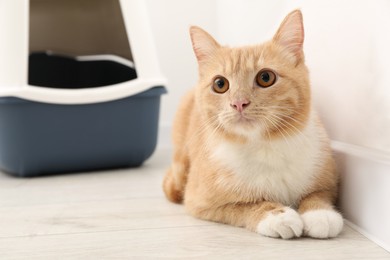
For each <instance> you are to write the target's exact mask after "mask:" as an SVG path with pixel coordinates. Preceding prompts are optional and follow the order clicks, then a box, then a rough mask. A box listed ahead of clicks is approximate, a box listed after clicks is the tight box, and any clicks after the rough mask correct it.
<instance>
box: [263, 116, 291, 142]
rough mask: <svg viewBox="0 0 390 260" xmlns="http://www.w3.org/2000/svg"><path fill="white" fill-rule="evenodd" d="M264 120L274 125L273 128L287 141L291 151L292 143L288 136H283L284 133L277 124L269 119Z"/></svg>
mask: <svg viewBox="0 0 390 260" xmlns="http://www.w3.org/2000/svg"><path fill="white" fill-rule="evenodd" d="M263 118H264V119H266V120H267V121H268V122H270V123H271V124H272V125H273V127H274V128H275V129H276V130H277V131H278V132H279V133H280V134H281V135H282V137H283V139H284V140H285V142H286V144H287V146H288V147H289V148H290V149H291V146H290V143H289V142H288V140H287V138H286V136H285V135H284V134H283V132H282V131H281V130H280V128H279V127H278V126H277V124H276V123H275V122H274V121H273V120H272V119H271V118H269V117H263Z"/></svg>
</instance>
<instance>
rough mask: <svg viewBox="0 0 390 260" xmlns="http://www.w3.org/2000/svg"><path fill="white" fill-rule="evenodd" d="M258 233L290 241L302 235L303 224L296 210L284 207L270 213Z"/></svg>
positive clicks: (261, 222)
mask: <svg viewBox="0 0 390 260" xmlns="http://www.w3.org/2000/svg"><path fill="white" fill-rule="evenodd" d="M256 231H257V232H258V233H260V234H262V235H264V236H267V237H281V238H283V239H290V238H293V237H300V236H301V235H302V231H303V222H302V219H301V217H300V215H299V214H298V213H297V212H296V211H295V210H293V209H291V208H289V207H284V208H282V209H276V210H273V211H270V212H268V213H267V216H266V217H265V218H264V219H262V220H261V221H260V222H259V224H258V225H257V228H256Z"/></svg>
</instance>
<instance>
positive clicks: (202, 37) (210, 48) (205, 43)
mask: <svg viewBox="0 0 390 260" xmlns="http://www.w3.org/2000/svg"><path fill="white" fill-rule="evenodd" d="M190 35H191V41H192V48H193V49H194V52H195V55H196V58H197V59H198V62H202V61H205V60H207V59H208V58H209V57H210V56H211V55H212V54H213V53H214V52H215V51H216V50H217V49H219V48H220V45H219V44H218V42H217V41H216V40H214V38H213V37H212V36H211V35H210V34H208V33H207V32H206V31H204V30H203V29H201V28H199V27H197V26H191V27H190Z"/></svg>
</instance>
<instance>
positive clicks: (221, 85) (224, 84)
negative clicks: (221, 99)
mask: <svg viewBox="0 0 390 260" xmlns="http://www.w3.org/2000/svg"><path fill="white" fill-rule="evenodd" d="M228 89H229V81H228V80H227V79H226V78H225V77H222V76H218V77H216V78H215V79H214V82H213V90H214V92H215V93H218V94H222V93H225V92H226V91H228Z"/></svg>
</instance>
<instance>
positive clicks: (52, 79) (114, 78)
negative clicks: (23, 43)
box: [28, 52, 137, 89]
mask: <svg viewBox="0 0 390 260" xmlns="http://www.w3.org/2000/svg"><path fill="white" fill-rule="evenodd" d="M136 78H137V73H136V70H135V69H134V68H131V67H129V66H126V65H124V64H121V63H118V62H114V61H110V60H97V61H96V60H94V61H78V60H76V59H75V58H73V57H67V56H61V55H54V54H48V53H45V52H38V53H31V54H30V56H29V66H28V84H29V85H33V86H39V87H48V88H66V89H80V88H93V87H102V86H109V85H113V84H117V83H121V82H125V81H129V80H132V79H136Z"/></svg>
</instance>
